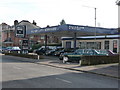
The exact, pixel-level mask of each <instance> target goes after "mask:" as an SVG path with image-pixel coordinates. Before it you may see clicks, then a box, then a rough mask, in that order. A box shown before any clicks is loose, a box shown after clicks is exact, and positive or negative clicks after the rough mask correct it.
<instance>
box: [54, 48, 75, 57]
mask: <svg viewBox="0 0 120 90" xmlns="http://www.w3.org/2000/svg"><path fill="white" fill-rule="evenodd" d="M71 52H74V49H73V48H69V49H61V50H58V51H56V52H55V53H54V55H55V56H60V54H62V53H71Z"/></svg>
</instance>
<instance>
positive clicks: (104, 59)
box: [81, 55, 119, 66]
mask: <svg viewBox="0 0 120 90" xmlns="http://www.w3.org/2000/svg"><path fill="white" fill-rule="evenodd" d="M110 63H119V55H115V56H82V57H81V66H84V65H98V64H110Z"/></svg>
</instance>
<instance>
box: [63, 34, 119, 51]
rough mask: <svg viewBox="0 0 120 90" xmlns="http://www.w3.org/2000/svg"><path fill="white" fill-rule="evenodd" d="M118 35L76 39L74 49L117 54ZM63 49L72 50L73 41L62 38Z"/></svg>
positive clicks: (69, 38) (68, 38)
mask: <svg viewBox="0 0 120 90" xmlns="http://www.w3.org/2000/svg"><path fill="white" fill-rule="evenodd" d="M119 38H120V36H119V35H106V36H96V39H95V37H94V36H86V37H77V41H76V47H77V48H80V49H103V50H104V49H107V50H111V51H113V52H115V53H118V52H119V44H120V43H119ZM62 47H63V48H74V41H73V38H71V37H63V38H62Z"/></svg>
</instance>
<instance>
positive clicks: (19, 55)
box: [5, 53, 43, 59]
mask: <svg viewBox="0 0 120 90" xmlns="http://www.w3.org/2000/svg"><path fill="white" fill-rule="evenodd" d="M5 55H11V56H18V57H24V58H31V59H38V55H29V54H18V53H5ZM39 59H43V56H41V55H40V57H39Z"/></svg>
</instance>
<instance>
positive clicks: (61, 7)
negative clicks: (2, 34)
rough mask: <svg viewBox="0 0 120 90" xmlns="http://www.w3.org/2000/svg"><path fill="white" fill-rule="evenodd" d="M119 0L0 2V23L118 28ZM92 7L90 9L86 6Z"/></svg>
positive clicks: (26, 0) (23, 0) (1, 0)
mask: <svg viewBox="0 0 120 90" xmlns="http://www.w3.org/2000/svg"><path fill="white" fill-rule="evenodd" d="M115 2H116V0H0V11H1V13H0V23H2V22H5V23H7V24H9V25H13V22H14V20H18V21H21V20H28V21H30V22H32V21H33V20H35V21H36V22H37V25H38V26H40V27H46V26H47V25H50V26H54V25H58V24H59V23H60V21H61V20H62V19H64V20H65V21H66V23H67V24H74V25H87V26H95V20H94V18H95V9H94V8H97V26H99V27H105V28H117V27H118V6H117V5H116V3H115ZM85 6H89V7H85Z"/></svg>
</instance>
